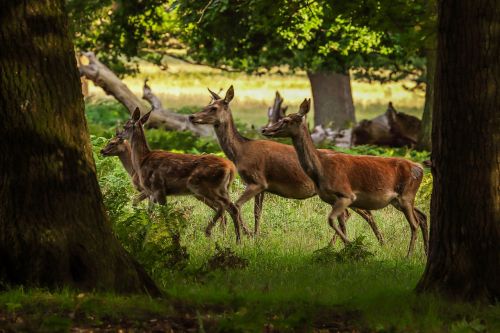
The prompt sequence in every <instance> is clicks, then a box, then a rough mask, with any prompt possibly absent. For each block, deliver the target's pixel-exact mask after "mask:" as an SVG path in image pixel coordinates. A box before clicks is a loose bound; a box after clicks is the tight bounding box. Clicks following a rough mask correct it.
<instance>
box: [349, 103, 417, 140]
mask: <svg viewBox="0 0 500 333" xmlns="http://www.w3.org/2000/svg"><path fill="white" fill-rule="evenodd" d="M421 123H422V122H421V121H420V119H418V118H417V117H414V116H411V115H407V114H405V113H403V112H398V111H396V109H395V108H394V106H393V104H392V102H389V105H388V106H387V111H386V112H385V113H384V114H382V115H380V116H378V117H375V118H373V119H371V120H366V119H364V120H361V121H360V122H359V123H358V124H356V126H355V127H354V128H353V129H352V135H351V146H357V145H369V144H372V145H380V146H389V147H404V146H408V147H414V146H415V144H416V143H417V138H418V134H419V132H420V127H421Z"/></svg>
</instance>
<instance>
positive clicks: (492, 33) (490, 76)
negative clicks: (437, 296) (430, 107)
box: [417, 0, 500, 301]
mask: <svg viewBox="0 0 500 333" xmlns="http://www.w3.org/2000/svg"><path fill="white" fill-rule="evenodd" d="M438 14H439V16H438V26H439V29H438V57H437V69H436V86H435V102H434V115H433V128H432V144H433V152H432V156H433V161H432V164H433V176H434V190H433V193H432V203H431V220H432V223H431V235H430V254H429V258H428V262H427V266H426V269H425V272H424V275H423V277H422V279H421V280H420V282H419V284H418V287H417V290H419V291H436V292H438V293H441V294H443V295H446V296H449V297H451V298H455V299H460V300H466V301H470V300H483V301H484V300H487V301H494V300H495V299H496V300H499V299H500V279H499V276H500V162H499V161H500V131H499V129H500V112H499V110H500V82H499V78H500V61H499V59H500V43H499V41H500V29H498V26H499V24H500V2H499V1H497V0H475V1H471V0H468V1H466V0H441V1H439V8H438Z"/></svg>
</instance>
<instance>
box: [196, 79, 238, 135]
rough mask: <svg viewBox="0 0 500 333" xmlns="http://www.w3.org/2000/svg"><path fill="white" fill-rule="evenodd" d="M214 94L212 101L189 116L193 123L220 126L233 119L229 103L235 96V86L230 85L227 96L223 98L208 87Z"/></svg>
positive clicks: (211, 93)
mask: <svg viewBox="0 0 500 333" xmlns="http://www.w3.org/2000/svg"><path fill="white" fill-rule="evenodd" d="M208 91H209V92H210V95H211V96H212V102H210V104H208V105H207V106H205V107H204V108H203V109H202V110H201V111H200V112H197V113H195V114H192V115H190V116H189V121H190V122H191V123H193V124H211V125H214V126H218V125H220V124H221V123H226V122H228V121H230V120H231V111H230V109H229V103H230V102H231V101H232V100H233V98H234V88H233V86H231V87H229V89H228V90H227V92H226V96H224V98H221V97H220V96H219V95H218V94H216V93H215V92H213V91H212V90H210V89H208Z"/></svg>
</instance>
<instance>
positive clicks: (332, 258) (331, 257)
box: [313, 236, 373, 264]
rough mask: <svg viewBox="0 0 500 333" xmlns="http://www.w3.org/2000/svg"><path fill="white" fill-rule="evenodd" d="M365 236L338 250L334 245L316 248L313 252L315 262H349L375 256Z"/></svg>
mask: <svg viewBox="0 0 500 333" xmlns="http://www.w3.org/2000/svg"><path fill="white" fill-rule="evenodd" d="M364 239H365V237H363V236H359V237H357V238H356V239H355V240H353V241H352V242H350V243H349V244H347V245H345V246H344V247H343V248H342V249H341V250H339V251H336V250H335V248H334V247H333V246H327V247H324V248H322V249H319V250H316V251H314V253H313V262H315V263H319V264H331V263H348V262H356V261H364V260H367V259H368V258H371V257H373V253H372V252H370V251H369V250H368V248H367V246H366V245H365V244H364V242H363V240H364Z"/></svg>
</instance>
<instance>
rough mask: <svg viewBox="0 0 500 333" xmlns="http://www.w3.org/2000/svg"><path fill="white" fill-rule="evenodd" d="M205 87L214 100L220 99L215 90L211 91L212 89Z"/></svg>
mask: <svg viewBox="0 0 500 333" xmlns="http://www.w3.org/2000/svg"><path fill="white" fill-rule="evenodd" d="M207 89H208V92H209V93H210V95H211V96H212V98H213V99H214V100H218V99H222V98H221V97H220V96H219V95H217V94H216V93H215V92H213V91H212V90H210V88H207Z"/></svg>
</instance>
